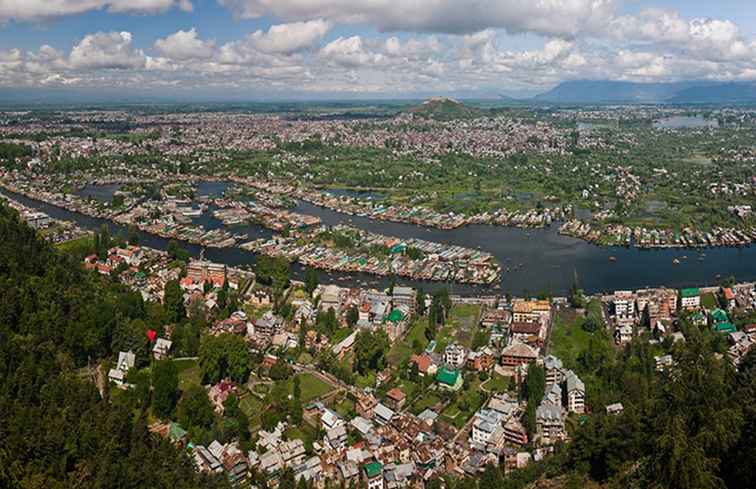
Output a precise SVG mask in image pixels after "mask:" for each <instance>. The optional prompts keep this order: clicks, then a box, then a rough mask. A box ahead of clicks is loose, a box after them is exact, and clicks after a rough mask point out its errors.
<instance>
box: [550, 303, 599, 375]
mask: <svg viewBox="0 0 756 489" xmlns="http://www.w3.org/2000/svg"><path fill="white" fill-rule="evenodd" d="M598 307H599V308H600V307H601V306H600V304H598ZM588 311H589V314H591V315H598V317H600V312H599V311H600V310H599V311H597V310H596V305H594V303H591V304H589V306H588ZM583 322H585V318H584V317H583V316H582V315H579V316H576V315H575V314H574V312H573V311H572V310H569V309H568V310H562V311H560V312H559V313H557V316H556V319H555V321H554V328H553V331H552V332H551V341H550V350H549V352H550V353H551V354H552V355H554V356H555V357H557V358H559V359H561V360H562V361H563V362H564V363H565V364H566V365H574V364H575V362H576V360H577V357H578V355H580V353H581V352H583V351H585V350H586V349H587V348H588V342H589V341H590V339H591V337H592V336H593V335H594V334H596V333H589V332H588V331H586V330H584V329H583V328H582V325H583Z"/></svg>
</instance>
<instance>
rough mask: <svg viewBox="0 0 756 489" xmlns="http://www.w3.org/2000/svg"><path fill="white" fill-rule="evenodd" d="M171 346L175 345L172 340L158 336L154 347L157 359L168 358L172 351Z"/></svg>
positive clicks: (154, 355)
mask: <svg viewBox="0 0 756 489" xmlns="http://www.w3.org/2000/svg"><path fill="white" fill-rule="evenodd" d="M171 347H173V342H172V341H171V340H166V339H165V338H158V339H157V341H156V342H155V346H153V347H152V356H153V357H154V358H155V360H162V359H164V358H168V355H169V354H170V352H171Z"/></svg>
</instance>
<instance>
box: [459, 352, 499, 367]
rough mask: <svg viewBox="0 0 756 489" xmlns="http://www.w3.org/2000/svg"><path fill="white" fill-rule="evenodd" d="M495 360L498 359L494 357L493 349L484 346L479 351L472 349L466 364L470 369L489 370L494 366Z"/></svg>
mask: <svg viewBox="0 0 756 489" xmlns="http://www.w3.org/2000/svg"><path fill="white" fill-rule="evenodd" d="M495 361H496V359H495V358H494V352H493V350H491V349H490V348H488V347H484V348H482V349H480V350H478V351H471V352H470V353H468V354H467V362H466V364H465V366H466V367H467V368H469V369H470V370H475V371H478V372H487V371H488V370H490V369H491V367H493V365H494V362H495Z"/></svg>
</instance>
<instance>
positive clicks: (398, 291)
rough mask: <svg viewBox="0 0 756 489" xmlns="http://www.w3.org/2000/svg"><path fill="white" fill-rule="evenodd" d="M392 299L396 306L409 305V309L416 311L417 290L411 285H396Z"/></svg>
mask: <svg viewBox="0 0 756 489" xmlns="http://www.w3.org/2000/svg"><path fill="white" fill-rule="evenodd" d="M391 301H392V302H393V303H394V307H398V306H402V305H403V306H407V307H408V308H409V311H414V310H415V306H416V305H417V292H416V291H415V289H413V288H411V287H400V286H396V287H394V291H393V294H391Z"/></svg>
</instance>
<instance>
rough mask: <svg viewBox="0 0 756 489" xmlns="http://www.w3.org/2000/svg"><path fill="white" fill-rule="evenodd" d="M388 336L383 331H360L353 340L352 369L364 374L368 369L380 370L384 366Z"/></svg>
mask: <svg viewBox="0 0 756 489" xmlns="http://www.w3.org/2000/svg"><path fill="white" fill-rule="evenodd" d="M388 347H389V341H388V336H387V335H386V333H385V332H384V331H376V332H372V331H362V332H360V333H358V334H357V338H356V340H355V346H354V352H355V361H354V369H355V370H356V371H357V372H359V373H360V374H362V375H364V374H366V373H367V372H368V371H369V370H382V369H383V368H384V367H385V366H386V351H388Z"/></svg>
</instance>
